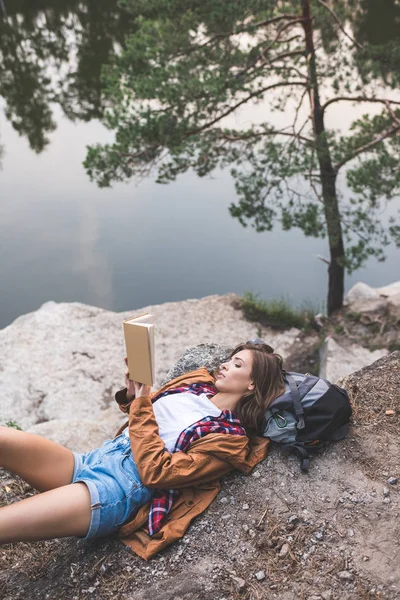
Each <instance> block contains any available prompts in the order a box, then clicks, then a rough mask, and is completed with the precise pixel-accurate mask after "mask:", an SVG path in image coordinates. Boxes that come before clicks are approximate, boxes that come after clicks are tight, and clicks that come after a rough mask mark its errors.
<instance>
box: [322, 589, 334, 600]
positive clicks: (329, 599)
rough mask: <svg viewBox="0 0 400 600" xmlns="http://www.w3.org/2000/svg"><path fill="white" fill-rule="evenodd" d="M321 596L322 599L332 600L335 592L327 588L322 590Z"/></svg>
mask: <svg viewBox="0 0 400 600" xmlns="http://www.w3.org/2000/svg"><path fill="white" fill-rule="evenodd" d="M321 598H322V600H332V598H333V594H332V592H331V590H325V591H324V592H321Z"/></svg>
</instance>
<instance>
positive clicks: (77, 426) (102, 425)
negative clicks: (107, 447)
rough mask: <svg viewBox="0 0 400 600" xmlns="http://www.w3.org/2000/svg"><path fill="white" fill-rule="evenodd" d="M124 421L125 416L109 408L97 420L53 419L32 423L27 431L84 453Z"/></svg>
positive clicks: (109, 435) (112, 434)
mask: <svg viewBox="0 0 400 600" xmlns="http://www.w3.org/2000/svg"><path fill="white" fill-rule="evenodd" d="M125 422H126V417H125V415H123V413H116V412H115V410H114V408H109V409H107V410H106V411H104V413H103V415H101V416H100V418H98V419H97V421H89V420H87V419H80V420H75V419H54V420H52V421H46V422H45V423H38V424H37V425H32V427H28V428H27V431H28V432H29V433H35V434H37V435H42V436H44V437H46V438H47V439H49V440H52V441H53V442H57V443H58V444H62V445H63V446H66V447H67V448H69V449H70V450H73V451H74V452H84V453H86V452H89V451H90V450H93V448H98V447H100V446H101V445H102V444H103V443H104V441H105V440H106V439H110V438H112V437H113V436H114V435H115V434H116V433H117V430H118V429H119V427H120V426H121V425H122V424H124V423H125Z"/></svg>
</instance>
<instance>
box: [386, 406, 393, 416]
mask: <svg viewBox="0 0 400 600" xmlns="http://www.w3.org/2000/svg"><path fill="white" fill-rule="evenodd" d="M394 414H395V412H394V410H392V409H391V408H389V409H388V410H385V415H386V416H388V417H391V416H392V415H394Z"/></svg>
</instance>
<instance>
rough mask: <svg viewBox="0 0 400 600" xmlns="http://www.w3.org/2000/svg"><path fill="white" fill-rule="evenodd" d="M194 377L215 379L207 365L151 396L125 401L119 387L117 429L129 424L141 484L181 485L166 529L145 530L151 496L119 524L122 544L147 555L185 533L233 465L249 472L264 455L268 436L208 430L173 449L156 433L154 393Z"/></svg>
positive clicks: (171, 487) (122, 428) (212, 380)
mask: <svg viewBox="0 0 400 600" xmlns="http://www.w3.org/2000/svg"><path fill="white" fill-rule="evenodd" d="M195 382H204V383H214V378H213V377H212V376H211V375H210V374H209V373H208V371H207V370H206V369H205V368H202V369H198V370H197V371H191V372H190V373H186V374H185V375H182V376H181V377H177V378H176V379H173V380H172V381H170V382H168V384H167V385H165V386H163V387H162V388H161V389H160V390H157V391H156V392H154V393H153V394H152V395H151V396H142V397H140V398H136V399H135V400H134V401H133V402H131V403H126V396H125V390H123V391H122V392H118V393H117V395H116V400H117V402H118V404H119V407H120V409H121V410H122V411H123V412H125V413H128V414H129V421H128V422H127V423H126V424H125V425H124V426H123V427H121V428H120V429H119V431H118V432H117V435H119V434H120V433H121V432H122V431H123V430H124V429H125V428H126V427H127V426H129V437H130V440H131V447H132V453H133V457H134V459H135V463H136V465H137V468H138V471H139V474H140V477H141V480H142V482H143V484H144V485H145V486H147V487H149V488H162V489H179V490H181V493H180V495H179V497H178V498H177V500H175V502H174V504H173V506H172V509H171V511H170V513H169V515H168V516H167V518H166V520H165V524H164V526H163V527H162V529H161V530H160V531H159V532H158V533H156V534H155V535H153V536H151V537H150V536H149V535H148V533H147V532H146V529H145V528H146V524H147V517H148V514H149V508H150V502H149V503H147V504H145V505H144V506H142V507H141V508H140V509H139V511H138V513H137V514H136V516H135V517H134V518H133V519H132V520H131V521H128V522H127V523H125V524H124V525H123V526H122V527H121V528H120V530H119V532H118V533H119V536H120V538H121V540H122V542H123V543H124V544H126V545H127V546H129V547H130V548H131V549H132V550H133V551H134V552H136V554H138V555H139V556H141V557H142V558H144V559H146V560H148V559H149V558H151V557H152V556H154V554H156V553H157V552H159V551H160V550H162V549H163V548H165V546H168V544H171V543H172V542H174V541H176V540H178V539H179V538H181V537H182V536H183V534H184V533H185V531H186V529H187V528H188V527H189V524H190V522H191V521H192V520H193V519H194V517H197V515H199V514H200V513H202V512H203V511H204V510H205V509H206V508H207V507H208V506H209V505H210V504H211V502H212V501H213V500H214V498H215V496H216V495H217V494H218V492H219V490H220V485H219V483H218V480H219V478H220V477H221V476H222V475H226V473H229V471H232V470H233V469H239V470H240V471H242V472H243V473H249V472H250V471H251V469H252V468H253V467H254V466H255V465H256V464H257V463H258V462H260V461H261V460H262V459H263V458H265V456H266V454H267V446H268V444H269V440H267V439H265V438H251V439H250V440H249V439H248V438H247V437H245V436H236V435H229V434H220V433H210V434H208V435H206V436H204V437H203V438H201V439H199V440H197V441H196V442H194V443H193V444H192V445H191V446H190V448H189V450H188V451H187V452H175V453H173V454H170V453H169V452H167V450H166V449H165V446H164V442H163V441H162V439H161V438H160V437H159V435H158V425H157V422H156V420H155V417H154V412H153V407H152V403H151V398H152V397H153V396H155V395H156V394H159V393H160V392H164V391H166V390H167V389H170V388H172V387H178V386H181V385H186V384H190V383H195Z"/></svg>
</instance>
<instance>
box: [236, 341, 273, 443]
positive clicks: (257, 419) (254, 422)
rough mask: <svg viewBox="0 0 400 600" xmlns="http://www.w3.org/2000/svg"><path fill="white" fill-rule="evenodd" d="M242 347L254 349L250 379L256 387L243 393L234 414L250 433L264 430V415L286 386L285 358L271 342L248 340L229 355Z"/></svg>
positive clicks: (255, 433) (243, 348)
mask: <svg viewBox="0 0 400 600" xmlns="http://www.w3.org/2000/svg"><path fill="white" fill-rule="evenodd" d="M241 350H251V352H252V354H253V366H252V369H251V375H250V377H251V379H252V380H253V382H254V386H255V387H254V390H252V391H250V392H247V393H246V394H244V396H242V397H241V399H240V400H239V402H238V404H237V405H236V407H235V411H234V412H235V415H236V416H237V417H238V418H239V420H240V422H241V424H242V425H243V427H244V428H245V429H246V432H247V434H248V435H260V434H262V427H263V423H264V415H265V411H266V409H267V407H268V406H269V405H270V404H271V402H273V400H275V398H277V397H278V396H280V395H281V394H282V393H283V392H284V390H285V382H284V379H283V373H282V369H283V361H282V357H281V356H280V355H279V354H276V353H275V352H274V349H273V348H271V346H268V344H253V343H252V342H245V343H243V344H239V345H238V346H236V348H235V349H234V350H232V352H231V354H230V358H231V357H232V356H234V355H235V354H237V353H238V352H240V351H241Z"/></svg>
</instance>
